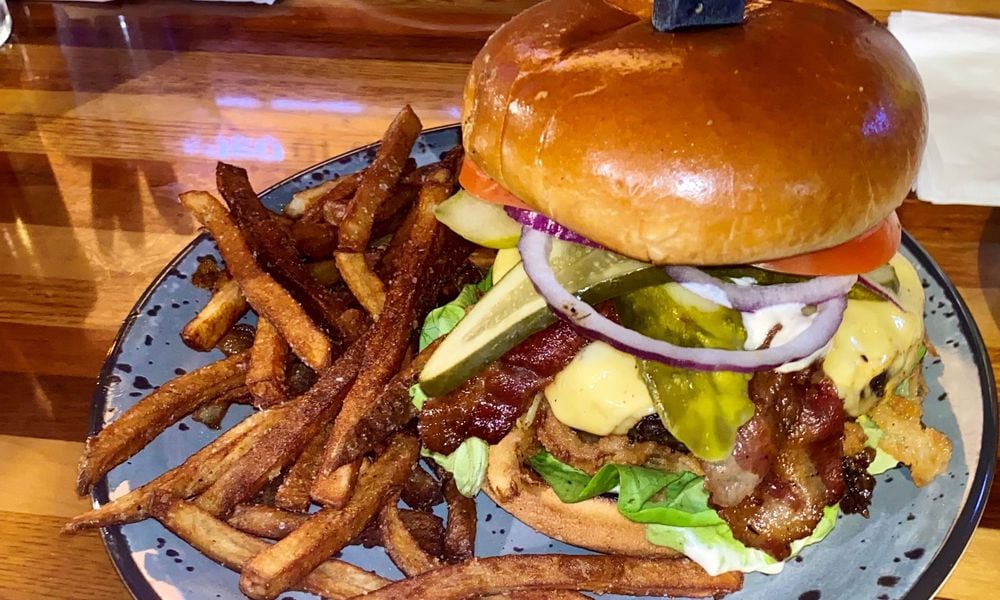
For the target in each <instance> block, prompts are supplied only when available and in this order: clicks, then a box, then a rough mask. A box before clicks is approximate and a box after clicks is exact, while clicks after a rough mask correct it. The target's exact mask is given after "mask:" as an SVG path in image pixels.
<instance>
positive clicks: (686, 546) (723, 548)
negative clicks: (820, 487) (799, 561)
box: [646, 506, 840, 575]
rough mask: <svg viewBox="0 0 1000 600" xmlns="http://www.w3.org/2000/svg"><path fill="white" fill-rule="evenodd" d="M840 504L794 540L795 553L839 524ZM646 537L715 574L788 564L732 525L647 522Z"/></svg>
mask: <svg viewBox="0 0 1000 600" xmlns="http://www.w3.org/2000/svg"><path fill="white" fill-rule="evenodd" d="M838 512H840V509H839V508H838V507H837V506H827V507H826V508H824V509H823V517H822V518H821V519H820V522H819V523H818V524H817V525H816V529H814V530H813V532H812V534H810V535H809V536H808V537H806V538H803V539H801V540H795V541H794V542H792V554H791V556H790V557H789V558H791V557H793V556H796V555H797V554H798V553H799V552H801V551H802V549H803V548H805V547H806V546H809V545H812V544H815V543H816V542H819V541H821V540H823V538H825V537H826V536H827V535H828V534H829V533H830V532H831V531H832V530H833V526H834V525H836V523H837V513H838ZM646 539H647V540H649V542H650V543H653V544H657V545H659V546H666V547H668V548H673V549H674V550H677V551H678V552H681V553H683V554H685V555H686V556H687V557H688V558H690V559H691V560H693V561H695V562H696V563H698V564H699V565H701V567H702V568H703V569H705V570H706V571H707V572H708V573H711V574H712V575H718V574H719V573H725V572H726V571H743V572H744V573H752V572H755V571H757V572H760V573H767V574H770V575H773V574H775V573H780V572H781V570H782V569H784V567H785V563H784V562H783V561H779V560H776V559H775V558H774V557H772V556H771V555H770V554H768V553H766V552H764V551H763V550H758V549H757V548H748V547H747V546H745V545H743V543H742V542H740V541H739V540H737V539H736V538H734V537H733V532H732V530H731V529H729V525H726V524H722V525H709V526H705V527H686V526H677V525H664V524H658V523H654V524H649V525H646Z"/></svg>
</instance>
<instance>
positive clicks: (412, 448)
mask: <svg viewBox="0 0 1000 600" xmlns="http://www.w3.org/2000/svg"><path fill="white" fill-rule="evenodd" d="M419 448H420V444H419V443H418V442H417V440H416V438H414V437H412V436H409V435H406V434H399V433H398V434H396V435H395V436H393V438H392V440H391V441H390V442H389V445H388V447H387V448H386V450H385V452H384V453H383V454H382V455H381V456H379V457H378V458H376V460H375V462H373V463H372V464H371V466H369V467H368V468H367V469H365V471H364V472H363V473H362V474H361V477H360V478H359V479H358V485H357V487H356V489H355V490H354V494H353V496H351V500H350V502H348V503H347V504H346V505H345V506H344V507H343V508H340V509H330V508H325V509H323V510H321V511H319V512H318V513H315V514H314V515H313V516H312V517H311V518H310V519H309V520H308V521H307V522H305V523H304V524H302V525H301V526H300V527H299V528H298V529H296V530H295V531H293V532H292V533H291V534H289V535H288V537H286V538H285V539H283V540H281V541H279V542H278V543H276V544H274V545H273V546H270V547H268V548H266V549H265V550H264V551H263V552H261V553H260V554H258V555H257V556H255V557H253V559H252V560H250V562H249V563H247V565H246V566H245V567H244V569H243V574H242V576H241V577H240V589H241V590H243V593H245V594H246V595H248V596H250V597H251V598H254V599H255V600H265V599H270V598H274V597H276V596H278V595H279V594H281V593H282V592H284V591H285V590H287V589H289V588H291V587H292V586H294V585H295V583H296V582H298V581H300V580H301V579H302V577H304V576H305V575H306V574H307V573H309V572H311V571H312V570H313V569H314V568H316V566H317V565H319V564H320V563H322V562H323V560H325V559H326V558H327V557H328V556H330V555H331V554H333V553H334V552H337V551H338V550H340V549H341V548H343V547H344V546H346V545H347V543H348V542H350V540H351V538H353V537H354V536H356V535H357V534H359V533H361V530H362V529H364V527H365V526H366V525H367V524H368V522H369V521H370V520H371V519H372V517H374V516H375V515H376V514H377V513H378V511H379V510H380V509H381V508H382V505H383V504H384V503H385V501H386V500H387V499H389V498H394V497H395V496H396V494H398V493H399V489H400V488H401V487H402V485H403V483H404V482H405V481H406V479H407V477H409V475H410V471H411V470H412V469H413V467H414V465H415V463H416V461H417V455H418V451H419Z"/></svg>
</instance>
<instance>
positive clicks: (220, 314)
mask: <svg viewBox="0 0 1000 600" xmlns="http://www.w3.org/2000/svg"><path fill="white" fill-rule="evenodd" d="M248 310H250V305H249V304H248V303H247V301H246V299H245V298H244V297H243V292H242V290H240V286H239V284H238V283H236V281H234V280H233V279H232V278H227V279H226V281H225V282H224V283H222V284H221V285H219V286H218V287H216V288H215V291H214V292H212V297H211V299H209V301H208V304H206V305H205V306H204V307H203V308H202V309H201V310H200V311H198V314H197V315H195V316H194V318H193V319H191V321H190V322H188V324H187V325H185V326H184V329H182V330H181V339H182V340H184V343H185V344H187V345H188V346H189V347H191V348H194V349H195V350H198V351H200V352H208V351H209V350H211V349H212V348H215V345H216V344H218V343H219V340H221V339H222V336H224V335H226V332H227V331H229V330H230V329H231V328H232V327H233V325H235V324H236V322H237V321H239V320H240V319H242V318H243V315H245V314H246V313H247V311H248Z"/></svg>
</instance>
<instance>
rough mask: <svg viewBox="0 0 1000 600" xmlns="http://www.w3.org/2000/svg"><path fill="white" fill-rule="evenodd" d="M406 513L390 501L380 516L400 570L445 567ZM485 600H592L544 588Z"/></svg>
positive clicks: (414, 571) (409, 572)
mask: <svg viewBox="0 0 1000 600" xmlns="http://www.w3.org/2000/svg"><path fill="white" fill-rule="evenodd" d="M402 515H403V513H402V511H400V510H399V509H398V508H397V507H396V505H395V503H392V502H390V503H388V504H386V505H385V507H384V508H383V509H382V515H381V518H380V519H379V532H380V534H381V537H382V546H384V547H385V552H386V554H388V555H389V558H390V559H392V562H393V564H395V565H396V566H397V567H398V568H399V570H400V571H402V572H403V574H405V575H406V576H407V577H416V576H417V575H420V574H421V573H425V572H427V571H431V570H433V569H437V568H439V567H441V566H443V565H444V564H445V563H443V562H442V561H441V559H439V558H438V557H437V556H436V555H434V554H432V553H431V552H428V551H427V550H426V549H425V548H424V547H423V546H422V545H421V543H420V540H418V539H417V538H416V537H415V536H414V535H413V534H412V532H411V531H410V529H409V527H408V526H407V524H406V522H405V520H404V519H402V518H401V516H402ZM484 600H589V598H588V596H584V595H583V594H580V593H578V592H572V591H568V590H545V591H527V592H514V593H512V594H497V595H492V596H488V597H487V598H484Z"/></svg>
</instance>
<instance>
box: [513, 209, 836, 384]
mask: <svg viewBox="0 0 1000 600" xmlns="http://www.w3.org/2000/svg"><path fill="white" fill-rule="evenodd" d="M517 247H518V250H520V252H521V259H522V261H523V263H522V264H523V265H524V270H525V272H526V273H527V274H528V277H529V278H530V279H531V282H532V284H533V285H534V286H535V289H536V290H538V293H539V294H541V295H542V297H543V298H545V301H546V302H547V303H548V305H549V308H550V309H551V310H552V311H553V312H554V313H555V314H556V315H557V316H558V317H560V318H561V319H564V320H565V321H567V322H568V323H569V324H570V325H572V326H573V327H575V328H576V329H577V330H578V331H580V333H581V334H582V335H584V336H586V337H588V338H590V339H594V340H601V341H603V342H606V343H607V344H609V345H611V346H613V347H615V348H617V349H618V350H621V351H623V352H628V353H629V354H632V355H634V356H637V357H639V358H643V359H647V360H655V361H657V362H661V363H664V364H667V365H672V366H675V367H683V368H687V369H694V370H697V371H736V372H740V373H752V372H754V371H763V370H767V369H773V368H774V367H778V366H781V365H783V364H785V363H789V362H792V361H796V360H799V359H801V358H804V357H806V356H809V355H810V354H812V353H813V352H816V351H817V350H819V349H820V348H822V347H823V346H825V345H826V343H827V342H829V341H830V338H832V337H833V334H834V333H836V332H837V328H838V327H840V323H841V321H842V320H843V318H844V310H845V309H846V308H847V298H846V297H844V296H838V297H835V298H831V299H830V300H826V301H824V302H820V303H819V305H818V307H817V314H816V318H815V319H814V320H813V322H812V323H811V324H810V325H809V327H808V328H806V330H805V331H803V332H802V333H801V334H799V335H798V336H796V337H795V338H794V339H792V340H791V341H789V342H788V343H786V344H782V345H781V346H775V347H772V348H767V349H764V350H720V349H717V348H686V347H683V346H676V345H674V344H671V343H669V342H664V341H662V340H657V339H653V338H651V337H648V336H645V335H643V334H641V333H639V332H637V331H633V330H631V329H627V328H625V327H622V326H621V325H619V324H617V323H615V322H614V321H611V320H610V319H608V318H606V317H604V316H603V315H601V314H600V313H599V312H597V311H596V310H594V308H593V307H591V306H590V305H589V304H587V303H586V302H583V301H582V300H580V299H579V298H577V297H576V296H574V295H573V294H571V293H569V292H568V291H567V290H566V288H564V287H563V286H562V284H561V283H559V280H558V279H557V278H556V275H555V273H554V272H553V271H552V266H551V265H550V264H549V257H550V255H551V253H552V237H551V236H548V235H546V234H545V233H543V232H540V231H536V230H535V229H532V228H531V227H524V228H523V229H522V231H521V240H520V241H519V242H518V245H517Z"/></svg>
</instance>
